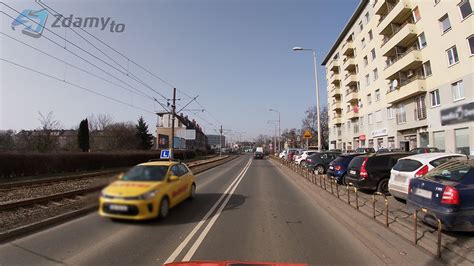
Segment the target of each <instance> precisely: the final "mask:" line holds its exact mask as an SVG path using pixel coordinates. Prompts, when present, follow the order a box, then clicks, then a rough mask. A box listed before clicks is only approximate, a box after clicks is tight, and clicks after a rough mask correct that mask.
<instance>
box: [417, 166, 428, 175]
mask: <svg viewBox="0 0 474 266" xmlns="http://www.w3.org/2000/svg"><path fill="white" fill-rule="evenodd" d="M426 173H428V165H427V164H425V166H423V167H421V169H420V170H418V172H416V174H415V177H422V176H424V175H426Z"/></svg>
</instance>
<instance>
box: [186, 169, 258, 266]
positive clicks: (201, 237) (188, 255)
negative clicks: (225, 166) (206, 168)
mask: <svg viewBox="0 0 474 266" xmlns="http://www.w3.org/2000/svg"><path fill="white" fill-rule="evenodd" d="M249 168H250V164H247V166H246V167H245V168H244V170H245V171H244V172H243V173H242V174H241V175H240V177H239V178H238V179H239V180H238V181H237V183H236V184H235V186H234V187H233V188H232V190H231V191H230V193H229V195H228V196H227V198H226V199H225V201H224V203H223V204H222V205H221V206H220V207H219V209H218V210H217V212H216V213H215V214H214V216H213V217H212V219H211V221H210V222H209V223H208V224H207V226H206V227H205V228H204V230H203V231H202V232H201V234H200V235H199V237H198V238H197V239H196V241H195V242H194V244H193V245H192V246H191V248H190V249H189V251H188V253H186V255H185V256H184V258H183V261H190V260H191V258H192V257H193V255H194V253H195V252H196V250H197V249H198V248H199V246H200V245H201V243H202V241H204V238H205V237H206V235H207V234H208V233H209V231H210V230H211V228H212V226H213V225H214V223H215V222H216V220H217V218H219V216H220V215H221V213H222V210H223V209H224V208H225V206H226V205H227V203H228V202H229V200H230V198H231V197H232V195H233V194H234V191H235V190H236V189H237V187H238V186H239V183H240V182H241V181H242V179H243V178H244V176H245V174H246V173H247V170H248V169H249Z"/></svg>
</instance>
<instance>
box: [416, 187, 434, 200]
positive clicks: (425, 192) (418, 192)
mask: <svg viewBox="0 0 474 266" xmlns="http://www.w3.org/2000/svg"><path fill="white" fill-rule="evenodd" d="M414 193H415V195H417V196H420V197H423V198H427V199H431V196H432V194H433V192H431V191H428V190H424V189H421V188H416V189H415V191H414Z"/></svg>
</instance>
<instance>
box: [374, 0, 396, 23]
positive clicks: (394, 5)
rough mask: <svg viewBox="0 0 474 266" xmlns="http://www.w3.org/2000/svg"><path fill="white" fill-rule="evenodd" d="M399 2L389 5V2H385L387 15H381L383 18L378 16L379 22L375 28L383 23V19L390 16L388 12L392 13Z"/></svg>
mask: <svg viewBox="0 0 474 266" xmlns="http://www.w3.org/2000/svg"><path fill="white" fill-rule="evenodd" d="M399 2H400V1H395V2H394V3H389V2H385V3H386V5H387V14H385V15H383V16H380V19H379V22H378V23H377V26H378V25H380V23H382V21H384V19H385V18H386V17H387V16H388V15H389V14H390V12H392V10H393V9H394V8H395V7H396V6H397V5H398V3H399Z"/></svg>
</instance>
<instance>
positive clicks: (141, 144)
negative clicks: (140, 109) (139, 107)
mask: <svg viewBox="0 0 474 266" xmlns="http://www.w3.org/2000/svg"><path fill="white" fill-rule="evenodd" d="M135 128H136V129H137V133H136V137H137V139H138V148H139V149H140V150H149V149H151V147H153V135H152V134H149V133H148V125H147V124H146V122H145V120H144V119H143V117H142V116H140V118H139V119H138V124H137V125H136V126H135Z"/></svg>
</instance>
